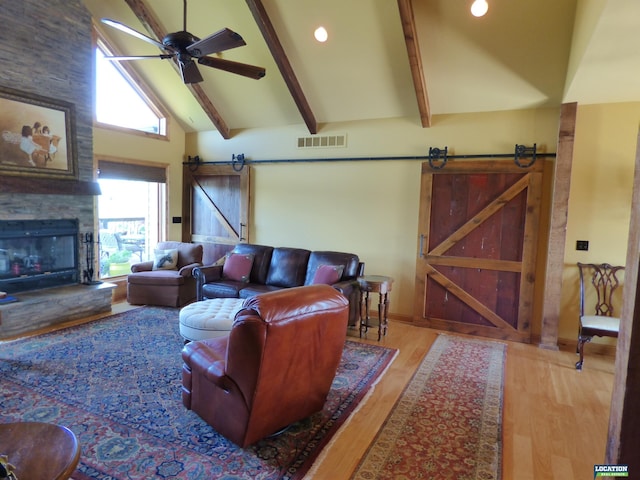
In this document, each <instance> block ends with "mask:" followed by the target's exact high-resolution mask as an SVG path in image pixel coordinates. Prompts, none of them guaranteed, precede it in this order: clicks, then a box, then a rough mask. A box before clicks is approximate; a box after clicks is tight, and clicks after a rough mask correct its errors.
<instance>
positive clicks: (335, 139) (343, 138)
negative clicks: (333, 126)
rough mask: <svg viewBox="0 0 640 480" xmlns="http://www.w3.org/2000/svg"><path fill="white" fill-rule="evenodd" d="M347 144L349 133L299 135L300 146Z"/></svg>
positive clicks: (331, 146) (341, 145)
mask: <svg viewBox="0 0 640 480" xmlns="http://www.w3.org/2000/svg"><path fill="white" fill-rule="evenodd" d="M346 146H347V134H346V133H341V134H337V135H311V136H309V137H298V148H342V147H346Z"/></svg>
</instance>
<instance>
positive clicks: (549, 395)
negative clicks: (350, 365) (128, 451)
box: [39, 303, 614, 480]
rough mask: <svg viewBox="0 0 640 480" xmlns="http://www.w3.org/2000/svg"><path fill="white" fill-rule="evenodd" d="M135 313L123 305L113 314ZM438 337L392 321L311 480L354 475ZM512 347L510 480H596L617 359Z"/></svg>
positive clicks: (506, 475) (506, 473) (506, 434)
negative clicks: (380, 364) (369, 374)
mask: <svg viewBox="0 0 640 480" xmlns="http://www.w3.org/2000/svg"><path fill="white" fill-rule="evenodd" d="M128 308H132V307H130V306H129V305H127V304H126V303H119V304H116V305H114V307H113V312H112V313H118V312H121V311H124V310H127V309H128ZM95 318H97V317H91V318H88V319H85V320H84V321H87V320H93V319H95ZM75 323H81V322H80V321H77V322H74V324H75ZM39 333H41V332H39ZM437 334H438V332H437V331H435V330H431V329H426V328H421V327H415V326H413V325H410V324H407V323H402V322H397V321H394V320H391V321H390V322H389V329H388V333H387V336H386V337H384V338H383V339H382V340H381V342H380V344H382V345H385V346H388V347H393V348H398V349H399V353H398V356H397V357H396V359H395V360H394V362H393V363H392V364H391V366H390V367H389V369H388V370H387V372H386V374H385V375H383V377H382V378H381V379H380V381H379V382H378V384H377V385H376V386H375V389H374V390H373V392H372V393H371V396H370V397H369V398H368V400H366V401H365V402H363V404H362V405H361V407H360V409H359V410H358V411H357V412H356V413H355V414H354V415H353V417H352V418H351V421H350V423H349V424H348V426H347V427H346V428H344V429H343V430H342V431H341V432H340V433H339V435H338V436H337V437H335V438H334V439H333V443H332V444H331V445H329V446H328V447H327V448H325V451H324V452H323V454H322V456H321V459H320V461H319V462H318V463H317V466H316V467H315V470H314V471H312V472H310V474H309V475H307V478H313V479H323V480H324V479H327V480H340V479H348V478H349V476H350V475H351V473H352V472H353V470H354V469H355V468H356V466H357V464H358V462H359V459H360V458H361V457H362V456H363V455H364V453H365V451H366V450H367V447H368V446H369V444H370V442H371V441H372V439H373V438H374V436H375V434H376V432H377V431H378V429H379V428H380V426H381V425H382V423H383V422H384V420H385V419H386V417H387V415H388V414H389V412H390V411H391V409H392V408H393V405H394V404H395V402H396V400H397V399H398V397H399V395H400V394H401V392H402V390H403V389H404V387H405V385H406V384H407V382H408V381H409V380H410V379H411V377H412V375H413V373H414V372H415V370H416V368H417V367H418V365H419V364H420V362H421V360H422V359H423V357H424V356H425V355H426V353H427V351H428V350H429V347H430V346H431V344H432V343H433V341H434V340H435V338H436V336H437ZM349 339H350V340H355V341H365V342H369V343H378V342H377V340H376V339H377V332H375V331H373V330H370V332H369V334H368V338H367V339H363V340H360V339H359V338H358V333H357V331H356V330H355V329H354V330H350V331H349ZM505 343H507V345H508V347H507V359H506V367H505V369H506V371H505V391H504V416H503V458H502V464H503V474H502V478H503V480H529V479H531V480H533V479H535V480H539V479H545V480H570V479H586V478H593V465H594V464H596V463H602V462H603V459H604V451H605V444H606V440H607V428H608V422H609V405H610V397H611V390H612V388H613V371H614V358H613V357H609V356H602V355H596V354H593V353H591V352H590V351H589V346H588V345H587V347H586V355H585V366H584V369H583V371H582V372H577V371H576V370H575V368H574V363H575V362H576V355H575V353H573V352H566V351H550V350H544V349H541V348H538V347H537V346H533V345H525V344H520V343H514V342H505Z"/></svg>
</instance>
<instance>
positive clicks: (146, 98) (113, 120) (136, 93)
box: [95, 37, 167, 136]
mask: <svg viewBox="0 0 640 480" xmlns="http://www.w3.org/2000/svg"><path fill="white" fill-rule="evenodd" d="M95 54H96V62H95V64H96V76H95V78H96V86H95V93H96V95H95V99H96V105H95V115H96V121H97V122H98V123H101V124H105V125H112V126H116V127H120V128H124V129H130V130H133V131H139V132H145V133H150V134H155V135H159V136H166V135H167V132H166V129H167V119H166V114H165V113H164V111H163V109H162V108H161V107H159V106H158V105H157V104H156V103H155V102H154V101H152V99H151V95H150V94H147V93H145V91H144V89H143V88H142V87H141V86H140V85H139V82H138V81H136V80H135V79H134V78H133V77H134V76H135V74H134V72H133V71H132V70H131V68H130V67H127V66H125V65H122V64H121V62H118V61H111V60H106V59H105V58H104V57H105V56H111V55H114V52H113V51H112V49H110V48H109V46H108V45H107V43H106V42H105V41H104V40H103V39H102V38H100V37H98V39H97V41H96V48H95ZM122 63H124V62H122Z"/></svg>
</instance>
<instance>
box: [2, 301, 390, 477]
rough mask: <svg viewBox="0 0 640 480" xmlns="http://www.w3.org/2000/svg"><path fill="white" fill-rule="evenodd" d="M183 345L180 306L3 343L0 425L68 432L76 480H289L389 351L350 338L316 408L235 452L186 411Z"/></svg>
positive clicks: (331, 430)
mask: <svg viewBox="0 0 640 480" xmlns="http://www.w3.org/2000/svg"><path fill="white" fill-rule="evenodd" d="M181 349H182V339H181V338H180V335H179V331H178V310H176V309H169V308H160V307H145V308H138V309H135V310H131V311H128V312H125V313H121V314H117V315H113V316H111V317H108V318H105V319H102V320H98V321H95V322H92V323H89V324H85V325H81V326H78V327H73V328H69V329H66V330H61V331H59V332H54V333H51V334H47V335H42V336H39V337H34V338H29V339H23V340H17V341H14V342H5V343H2V344H0V411H1V412H2V417H1V418H0V421H1V422H4V423H9V422H16V421H40V422H51V423H58V424H62V425H66V426H67V427H69V428H70V429H71V430H72V431H73V432H74V433H75V434H76V436H77V437H78V439H79V441H80V444H81V446H82V456H81V459H80V464H79V466H78V470H77V471H76V472H75V473H74V475H73V478H74V479H76V480H85V479H90V478H91V479H93V478H95V479H145V480H147V479H151V478H176V479H183V478H184V479H186V478H188V479H202V480H205V479H206V480H211V479H213V478H224V479H244V478H247V479H252V480H253V479H276V478H277V479H280V478H283V479H296V478H301V477H302V476H303V475H304V473H305V472H306V471H307V470H308V469H309V467H310V466H311V464H312V463H313V460H314V459H316V458H317V456H318V454H319V453H320V451H321V450H322V448H323V447H324V446H325V445H326V444H327V442H328V441H329V440H330V438H331V436H332V435H333V434H335V433H336V431H337V430H338V428H339V427H340V426H341V425H342V424H343V423H344V422H345V421H346V420H347V418H348V417H349V415H350V414H351V413H352V412H353V410H354V409H355V408H356V406H357V405H358V403H359V402H360V401H361V400H362V399H363V397H364V396H365V395H366V393H367V391H368V390H369V389H370V387H371V386H372V385H373V384H374V383H375V381H376V380H377V378H378V377H379V376H380V375H381V374H382V373H383V372H384V371H385V369H386V368H387V366H388V365H389V364H390V362H391V361H392V360H393V358H394V356H395V354H396V353H397V351H396V350H393V349H389V348H384V347H381V346H377V345H367V344H361V343H356V342H352V341H347V342H346V345H345V349H344V353H343V358H342V362H341V364H340V367H339V370H338V374H337V376H336V379H335V380H334V383H333V385H332V388H331V392H330V394H329V398H328V400H327V402H326V404H325V408H324V410H323V411H322V412H319V413H317V414H314V415H313V416H312V417H310V418H309V419H306V420H304V421H301V422H299V423H297V424H295V425H294V426H293V427H292V428H290V429H289V430H288V431H286V432H285V433H284V434H282V435H280V436H278V437H275V438H273V439H269V440H264V441H261V442H259V443H257V444H255V445H254V446H252V447H249V448H246V449H241V448H239V447H237V446H235V445H234V444H233V443H231V442H229V441H228V440H226V439H225V438H224V437H222V436H221V435H219V434H218V433H216V432H215V431H214V430H213V429H212V428H211V427H209V426H208V425H207V424H206V423H204V421H202V420H201V419H200V418H199V417H198V416H197V415H196V414H194V413H193V412H190V411H188V410H187V409H186V408H184V407H183V405H182V400H181V385H182V383H181V368H182V359H181V356H180V352H181Z"/></svg>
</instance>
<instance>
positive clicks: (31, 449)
mask: <svg viewBox="0 0 640 480" xmlns="http://www.w3.org/2000/svg"><path fill="white" fill-rule="evenodd" d="M0 454H2V455H7V457H8V458H9V463H11V464H13V465H14V466H15V474H16V476H17V477H18V480H36V479H38V480H49V479H51V480H65V479H67V478H69V477H70V476H71V475H72V474H73V472H74V471H75V469H76V466H77V465H78V461H79V460H80V445H79V444H78V440H77V439H76V436H75V435H74V434H73V432H72V431H71V430H69V429H68V428H67V427H62V426H60V425H54V424H51V423H40V422H18V423H2V424H0Z"/></svg>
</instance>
